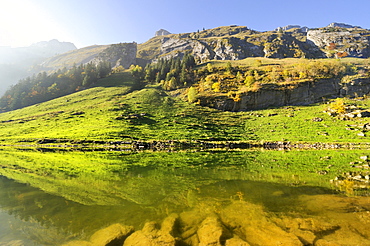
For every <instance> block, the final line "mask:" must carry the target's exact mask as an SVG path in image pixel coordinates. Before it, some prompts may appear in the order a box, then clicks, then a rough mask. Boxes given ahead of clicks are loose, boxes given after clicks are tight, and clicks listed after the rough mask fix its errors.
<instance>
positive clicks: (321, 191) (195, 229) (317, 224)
mask: <svg viewBox="0 0 370 246" xmlns="http://www.w3.org/2000/svg"><path fill="white" fill-rule="evenodd" d="M367 153H369V151H368V150H366V149H354V150H345V149H336V150H280V151H277V150H265V149H244V150H227V149H213V150H199V149H198V150H181V151H158V152H156V151H127V150H122V151H102V150H92V149H86V150H79V151H73V150H70V149H69V150H68V149H56V148H54V149H27V148H24V149H15V148H3V149H2V150H0V156H1V159H0V245H1V246H5V245H7V246H10V245H13V246H15V245H17V246H20V245H25V246H28V245H63V244H65V245H67V244H68V245H98V244H97V243H96V242H97V240H105V239H101V235H103V234H104V235H105V237H110V235H109V236H107V232H108V231H109V232H110V233H111V234H114V233H115V232H116V231H117V230H118V229H117V228H119V230H127V231H130V232H127V235H125V236H124V237H125V239H122V238H121V239H119V240H122V241H120V242H119V240H118V239H115V240H116V242H118V243H119V244H120V245H122V243H123V240H125V244H124V245H146V244H145V243H148V242H149V241H150V242H151V243H153V245H370V197H369V195H370V189H369V188H370V186H369V164H370V161H369V159H367ZM369 158H370V157H369ZM107 228H108V229H107ZM112 228H113V229H112ZM133 231H135V232H134V233H133ZM131 233H133V234H131ZM99 237H100V239H97V238H99ZM126 238H127V239H126ZM117 240H118V241H117ZM135 240H137V241H135ZM145 240H147V241H145ZM148 240H149V241H148ZM138 242H141V244H139V243H138ZM113 243H114V242H112V243H111V244H109V245H115V244H113ZM212 243H213V244H212Z"/></svg>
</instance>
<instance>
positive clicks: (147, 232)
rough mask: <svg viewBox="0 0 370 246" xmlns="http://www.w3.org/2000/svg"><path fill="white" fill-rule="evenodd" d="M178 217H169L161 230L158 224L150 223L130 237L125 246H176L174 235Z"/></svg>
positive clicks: (173, 215)
mask: <svg viewBox="0 0 370 246" xmlns="http://www.w3.org/2000/svg"><path fill="white" fill-rule="evenodd" d="M177 218H178V215H176V214H172V215H170V216H169V217H167V218H166V219H165V220H164V221H163V222H162V225H161V228H159V226H158V224H157V223H156V222H148V223H146V224H145V225H144V227H143V229H142V230H140V231H136V232H134V233H133V234H132V235H131V236H129V237H128V238H127V239H126V241H125V243H124V244H123V245H124V246H149V245H151V246H175V245H176V241H177V240H176V238H175V237H174V236H173V235H172V234H173V232H174V229H175V224H176V221H177Z"/></svg>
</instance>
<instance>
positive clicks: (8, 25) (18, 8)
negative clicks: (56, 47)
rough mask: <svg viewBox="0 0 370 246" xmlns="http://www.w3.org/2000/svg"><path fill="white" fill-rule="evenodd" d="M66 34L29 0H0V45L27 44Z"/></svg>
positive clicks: (14, 45)
mask: <svg viewBox="0 0 370 246" xmlns="http://www.w3.org/2000/svg"><path fill="white" fill-rule="evenodd" d="M66 36H69V35H66V32H65V30H63V28H61V27H60V25H59V24H58V23H56V21H55V20H53V18H52V17H51V16H50V15H48V13H47V12H46V11H44V10H43V9H41V8H40V7H39V6H37V5H36V4H35V3H33V2H31V1H30V0H0V46H12V47H21V46H29V45H31V44H32V43H36V42H39V41H49V40H51V39H58V38H62V39H63V38H64V37H66ZM60 41H61V40H60Z"/></svg>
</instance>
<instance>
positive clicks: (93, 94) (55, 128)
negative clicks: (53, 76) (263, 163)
mask: <svg viewBox="0 0 370 246" xmlns="http://www.w3.org/2000/svg"><path fill="white" fill-rule="evenodd" d="M144 86H145V85H138V84H137V83H134V82H133V79H132V77H131V75H130V74H129V73H121V74H113V75H112V76H110V77H108V78H105V79H102V80H100V81H99V82H98V83H97V84H96V86H95V87H93V88H90V89H86V90H83V91H80V92H77V93H74V94H71V95H68V96H65V97H61V98H57V99H54V100H51V101H48V102H45V103H41V104H37V105H34V106H30V107H27V108H23V109H19V110H15V111H11V112H6V113H2V114H0V141H1V142H0V143H3V144H6V143H18V144H19V143H20V144H23V143H24V142H37V141H38V140H40V139H45V138H53V139H67V140H104V141H118V140H133V139H139V140H148V141H150V140H199V139H201V140H223V141H257V142H259V141H292V142H367V141H368V137H367V133H366V132H365V136H359V135H358V133H359V131H358V130H360V129H359V128H360V127H361V126H363V125H364V124H365V123H367V122H369V120H368V119H367V118H358V119H357V118H355V119H353V120H351V121H340V120H338V119H336V118H334V117H330V116H328V115H326V114H325V113H323V110H324V109H325V108H326V107H327V105H326V104H324V105H312V106H307V107H302V106H301V107H283V108H277V109H266V110H259V111H251V112H223V111H219V110H215V109H211V108H207V107H200V106H197V105H194V104H189V103H187V102H185V101H183V100H181V99H180V98H177V97H172V96H169V95H168V94H167V93H166V92H165V91H163V90H162V89H160V88H159V87H156V86H153V85H146V86H145V87H144ZM356 104H357V105H360V106H362V107H363V108H369V107H370V101H369V100H368V99H365V100H362V101H356ZM315 117H320V118H322V121H320V122H315V121H312V119H313V118H315ZM348 125H355V127H352V130H348Z"/></svg>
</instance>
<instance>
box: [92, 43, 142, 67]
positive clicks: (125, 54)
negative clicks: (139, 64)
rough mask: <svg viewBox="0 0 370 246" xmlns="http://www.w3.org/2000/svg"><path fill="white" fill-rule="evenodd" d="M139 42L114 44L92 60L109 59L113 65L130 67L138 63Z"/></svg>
mask: <svg viewBox="0 0 370 246" xmlns="http://www.w3.org/2000/svg"><path fill="white" fill-rule="evenodd" d="M136 53H137V44H136V43H135V42H134V43H120V44H112V45H110V46H109V47H108V48H106V49H105V50H104V51H103V52H101V53H99V54H98V55H97V56H96V57H95V58H94V59H93V60H92V62H94V63H96V64H97V63H99V62H100V61H109V62H110V63H111V65H112V67H118V66H122V67H124V68H129V67H130V65H132V64H136Z"/></svg>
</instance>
